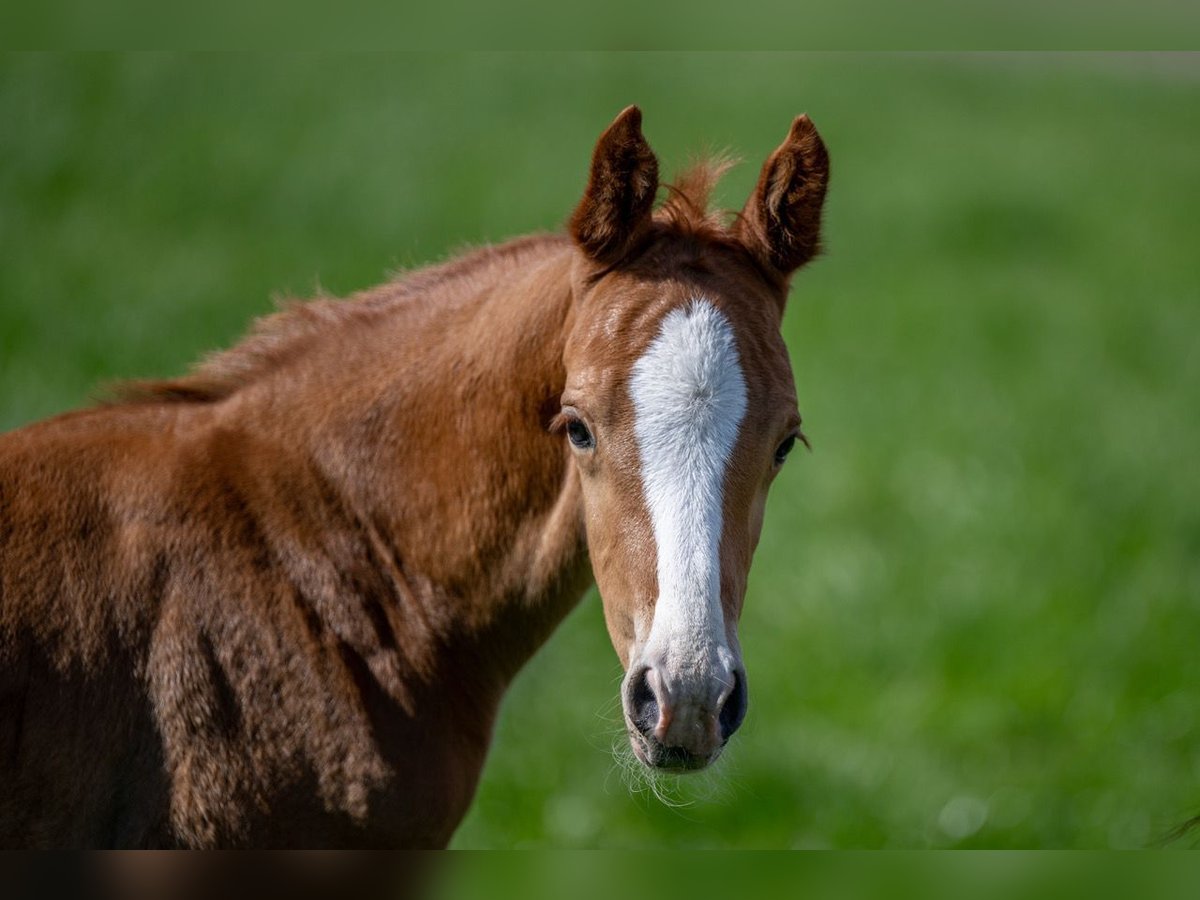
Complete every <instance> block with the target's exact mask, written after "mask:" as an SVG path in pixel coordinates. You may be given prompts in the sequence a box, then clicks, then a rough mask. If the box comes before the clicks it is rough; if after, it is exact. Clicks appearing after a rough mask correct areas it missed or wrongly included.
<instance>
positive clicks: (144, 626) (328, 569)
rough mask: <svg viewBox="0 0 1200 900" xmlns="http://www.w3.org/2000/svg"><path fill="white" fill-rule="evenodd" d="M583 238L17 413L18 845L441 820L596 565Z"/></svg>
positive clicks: (9, 674) (11, 553)
mask: <svg viewBox="0 0 1200 900" xmlns="http://www.w3.org/2000/svg"><path fill="white" fill-rule="evenodd" d="M572 256H573V250H572V245H571V243H570V241H569V240H568V239H567V238H566V237H561V238H560V237H537V238H527V239H523V240H519V241H516V242H513V243H510V244H507V245H503V246H501V247H497V248H491V249H485V250H481V251H477V252H475V253H473V254H471V255H468V256H466V257H463V258H461V259H459V260H457V261H455V262H452V263H450V264H448V265H445V266H441V267H437V268H433V269H428V270H424V271H421V272H417V273H415V274H414V275H411V276H409V277H408V278H407V279H404V280H401V281H398V282H395V283H392V284H389V285H385V286H383V287H381V288H378V289H376V290H375V291H372V292H368V293H366V294H364V295H361V296H359V297H358V298H355V299H354V300H353V301H352V302H348V303H334V302H331V301H317V302H316V303H312V304H308V305H305V306H303V307H297V308H295V309H293V310H290V311H287V312H284V313H280V314H278V315H277V316H275V317H273V318H271V319H268V320H266V321H265V322H264V323H263V324H261V325H260V326H259V328H258V330H257V332H256V333H255V334H254V335H252V336H251V338H250V339H249V340H248V341H247V342H245V343H244V344H243V345H241V346H240V347H238V348H235V349H234V350H232V351H228V352H227V353H225V354H222V355H220V356H218V357H216V358H214V359H213V360H211V361H210V362H209V363H208V364H206V365H205V366H203V367H201V369H200V370H199V371H198V372H197V373H196V374H195V375H192V376H189V377H187V378H184V379H180V380H179V381H176V382H167V383H160V384H156V385H153V386H148V387H147V388H146V389H144V390H141V391H136V390H135V391H134V392H133V396H131V397H128V398H126V399H125V400H123V401H122V402H119V403H116V404H112V405H108V406H104V407H100V408H96V409H92V410H86V411H82V412H76V413H70V414H67V415H64V416H60V417H58V418H55V419H51V420H49V421H46V422H42V423H38V424H35V425H31V426H28V427H26V428H23V429H20V430H18V431H15V432H13V433H10V434H8V435H5V436H3V437H0V846H10V847H11V846H14V845H25V846H39V845H58V846H62V845H79V846H104V845H110V846H175V845H183V846H201V847H203V846H214V845H250V844H258V845H262V844H273V845H286V844H293V843H300V844H310V845H318V844H319V845H337V844H355V845H362V844H387V845H393V846H395V845H404V846H440V845H444V844H445V843H446V842H447V841H448V840H449V837H450V835H451V833H452V831H453V829H454V827H455V826H456V825H457V823H458V821H459V820H460V819H461V817H462V815H463V813H464V812H465V810H466V808H467V805H468V804H469V802H470V799H471V796H472V794H473V792H474V789H475V785H476V781H477V779H478V774H479V771H480V768H481V767H482V763H483V758H484V754H485V752H486V748H487V745H488V742H489V739H490V735H491V729H492V723H493V719H494V716H495V713H496V709H497V706H498V703H499V699H500V696H501V694H502V692H503V690H504V689H505V687H506V686H507V684H508V682H509V680H510V679H511V677H512V676H513V674H514V673H515V670H516V668H518V667H519V665H520V663H521V662H523V661H524V660H525V659H527V658H528V656H529V655H531V654H532V652H533V651H534V649H536V647H537V646H538V645H539V644H540V643H542V642H543V641H544V640H545V639H546V638H547V637H548V635H549V633H550V632H551V631H552V630H553V628H554V626H555V625H556V624H557V623H558V622H559V620H560V619H561V618H562V617H563V615H565V613H566V612H567V611H568V610H569V609H570V608H571V606H572V605H573V604H574V603H575V602H576V601H577V599H578V597H579V596H580V595H581V593H582V592H583V590H584V589H585V588H586V585H587V584H588V583H589V577H590V571H589V568H588V563H587V556H586V545H585V537H584V529H583V523H582V521H581V517H580V512H579V510H580V504H579V500H578V496H577V494H578V481H577V478H575V477H573V472H572V471H571V469H570V467H569V465H568V462H569V460H568V457H567V453H568V451H567V449H566V447H565V446H564V442H563V441H562V439H561V436H559V435H554V434H551V433H549V431H548V429H547V424H548V422H549V420H550V418H551V417H552V416H553V415H554V413H555V412H557V409H558V396H559V394H560V393H561V391H562V389H563V383H562V382H563V372H562V361H561V360H562V351H563V346H562V345H563V340H564V338H565V335H566V333H567V330H568V329H567V328H566V327H565V326H566V323H567V322H568V318H569V317H570V316H571V293H570V267H571V260H572ZM417 298H419V301H418V299H417ZM318 334H319V335H320V340H316V336H317V335H318ZM522 373H531V374H528V375H523V374H522ZM522 379H523V380H522ZM514 423H516V427H514ZM434 486H436V489H434ZM514 509H518V510H521V512H520V520H519V521H517V522H514V520H513V510H514ZM433 523H439V524H438V527H436V528H435V527H431V526H432V525H433ZM514 526H515V527H514ZM496 648H502V652H500V651H498V650H497V649H496ZM435 685H436V686H437V688H438V689H437V691H436V692H435V691H434V689H433V688H434V686H435ZM447 686H449V690H447ZM398 773H403V774H402V777H401V776H399V775H398Z"/></svg>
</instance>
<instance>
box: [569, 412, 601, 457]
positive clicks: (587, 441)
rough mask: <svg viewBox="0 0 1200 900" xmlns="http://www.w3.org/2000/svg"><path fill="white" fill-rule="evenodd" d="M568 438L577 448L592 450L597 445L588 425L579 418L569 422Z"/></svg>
mask: <svg viewBox="0 0 1200 900" xmlns="http://www.w3.org/2000/svg"><path fill="white" fill-rule="evenodd" d="M567 440H569V441H570V442H571V445H572V446H573V447H575V449H577V450H591V449H592V448H593V447H595V446H596V439H595V438H593V437H592V433H591V432H590V431H588V427H587V426H586V425H584V424H583V423H582V422H580V421H579V420H578V419H572V420H571V421H570V422H568V423H567Z"/></svg>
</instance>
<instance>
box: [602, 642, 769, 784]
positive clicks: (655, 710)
mask: <svg viewBox="0 0 1200 900" xmlns="http://www.w3.org/2000/svg"><path fill="white" fill-rule="evenodd" d="M747 700H748V696H747V691H746V673H745V670H744V669H743V668H742V667H741V666H740V665H739V664H736V663H734V662H733V661H730V662H729V663H724V662H722V663H721V664H719V665H717V666H715V667H714V669H713V670H712V671H710V672H708V673H705V674H703V675H701V674H699V673H695V672H692V673H687V674H684V675H674V676H673V675H672V673H671V672H670V671H669V669H668V667H667V666H665V665H662V664H657V665H655V664H642V665H639V666H636V667H634V668H631V669H630V674H629V675H628V676H627V677H626V679H625V683H624V685H623V687H622V703H623V706H624V708H625V723H626V727H627V728H628V730H629V742H630V744H631V745H632V747H633V752H634V754H635V755H636V756H637V757H638V759H640V760H641V761H642V762H643V763H644V764H645V765H647V766H649V767H650V768H653V769H661V770H663V771H668V772H680V773H682V772H694V771H697V770H699V769H703V768H705V767H707V766H708V765H709V764H711V763H712V762H713V761H714V760H716V758H717V757H718V756H720V755H721V751H722V750H723V749H724V747H725V744H726V743H727V742H728V741H729V738H730V737H731V736H732V735H733V733H734V732H735V731H737V729H738V727H739V726H740V725H741V724H742V721H743V719H745V717H746V705H747Z"/></svg>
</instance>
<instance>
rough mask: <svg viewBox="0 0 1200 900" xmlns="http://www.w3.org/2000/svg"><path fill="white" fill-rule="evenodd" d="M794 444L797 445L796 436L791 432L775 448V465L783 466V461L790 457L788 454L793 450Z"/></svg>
mask: <svg viewBox="0 0 1200 900" xmlns="http://www.w3.org/2000/svg"><path fill="white" fill-rule="evenodd" d="M794 446H796V436H795V435H794V434H790V435H788V436H787V438H786V439H785V440H784V442H783V443H782V444H780V445H779V447H778V448H776V450H775V465H777V466H782V465H783V461H784V460H785V459H787V458H788V454H789V453H791V452H792V448H793V447H794Z"/></svg>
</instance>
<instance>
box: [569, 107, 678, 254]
mask: <svg viewBox="0 0 1200 900" xmlns="http://www.w3.org/2000/svg"><path fill="white" fill-rule="evenodd" d="M657 191H658V159H657V158H655V156H654V151H653V150H651V149H650V145H649V144H648V143H646V139H645V138H644V137H643V136H642V111H641V110H640V109H638V108H637V107H636V106H630V107H627V108H626V109H625V110H624V111H622V112H621V114H620V115H619V116H617V117H616V119H614V120H613V123H612V124H611V125H609V126H608V128H607V130H605V132H604V134H602V135H600V139H599V140H598V141H597V142H596V149H595V151H594V152H593V153H592V171H591V174H590V175H589V176H588V184H587V189H586V190H585V191H584V192H583V199H582V200H580V201H579V205H578V206H577V207H576V208H575V213H574V215H572V216H571V224H570V230H571V236H572V237H573V238H575V242H576V243H577V244H579V246H580V247H581V248H582V249H583V251H584V252H585V253H586V254H587V255H588V256H590V257H591V258H592V259H594V260H596V261H597V262H600V263H603V264H606V265H607V264H610V263H613V262H616V261H617V260H619V259H620V258H621V257H622V256H623V255H624V254H625V252H626V251H627V250H628V249H629V247H630V245H631V244H632V243H633V242H634V239H635V238H637V237H638V236H639V235H640V234H641V233H642V231H643V230H644V229H645V228H646V227H647V226H649V224H650V210H651V207H653V205H654V195H655V193H657Z"/></svg>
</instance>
